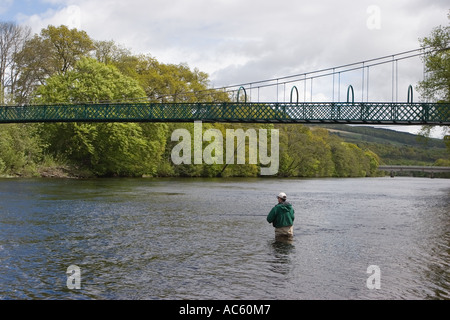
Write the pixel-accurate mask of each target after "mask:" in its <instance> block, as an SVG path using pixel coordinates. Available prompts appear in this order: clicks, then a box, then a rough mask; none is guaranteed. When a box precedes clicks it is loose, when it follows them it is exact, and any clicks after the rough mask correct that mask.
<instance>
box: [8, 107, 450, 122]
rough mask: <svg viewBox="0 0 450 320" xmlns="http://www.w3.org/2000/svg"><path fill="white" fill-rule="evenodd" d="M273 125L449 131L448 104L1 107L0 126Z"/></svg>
mask: <svg viewBox="0 0 450 320" xmlns="http://www.w3.org/2000/svg"><path fill="white" fill-rule="evenodd" d="M192 121H204V122H254V123H256V122H272V123H349V124H399V125H409V124H411V125H412V124H415V125H417V124H419V125H421V124H430V125H450V103H411V102H409V103H406V102H405V103H372V102H360V103H354V102H325V103H319V102H317V103H314V102H306V103H298V102H295V103H252V102H250V103H237V102H236V103H233V102H222V103H220V102H218V103H137V104H132V103H124V104H119V103H110V104H75V105H40V106H37V105H32V106H0V123H20V122H22V123H23V122H192Z"/></svg>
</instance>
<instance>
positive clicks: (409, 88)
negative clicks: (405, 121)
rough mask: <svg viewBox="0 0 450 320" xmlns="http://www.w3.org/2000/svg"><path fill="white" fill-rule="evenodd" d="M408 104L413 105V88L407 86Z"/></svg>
mask: <svg viewBox="0 0 450 320" xmlns="http://www.w3.org/2000/svg"><path fill="white" fill-rule="evenodd" d="M408 103H413V87H412V85H409V87H408Z"/></svg>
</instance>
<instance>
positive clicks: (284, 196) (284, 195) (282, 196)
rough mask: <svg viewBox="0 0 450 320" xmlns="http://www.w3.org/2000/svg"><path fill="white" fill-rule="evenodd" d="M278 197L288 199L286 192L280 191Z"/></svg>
mask: <svg viewBox="0 0 450 320" xmlns="http://www.w3.org/2000/svg"><path fill="white" fill-rule="evenodd" d="M277 198H281V199H283V200H286V193H284V192H280V194H279V195H278V196H277Z"/></svg>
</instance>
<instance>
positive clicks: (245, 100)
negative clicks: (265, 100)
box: [236, 87, 247, 103]
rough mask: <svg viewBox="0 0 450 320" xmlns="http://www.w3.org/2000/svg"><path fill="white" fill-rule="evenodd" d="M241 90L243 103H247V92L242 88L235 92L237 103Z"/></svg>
mask: <svg viewBox="0 0 450 320" xmlns="http://www.w3.org/2000/svg"><path fill="white" fill-rule="evenodd" d="M241 90H244V103H247V91H246V90H245V88H244V87H240V88H239V90H238V92H237V99H236V100H237V102H238V103H239V94H240V93H241Z"/></svg>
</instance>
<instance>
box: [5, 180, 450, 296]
mask: <svg viewBox="0 0 450 320" xmlns="http://www.w3.org/2000/svg"><path fill="white" fill-rule="evenodd" d="M281 191H282V192H285V193H287V195H288V198H289V201H290V202H291V203H292V204H293V206H294V208H295V223H294V232H295V236H294V239H293V241H292V242H290V243H287V242H278V241H275V239H274V230H273V227H272V226H271V225H270V224H268V223H267V222H266V215H267V213H268V212H269V210H270V209H271V208H272V207H273V206H274V205H275V203H276V195H277V194H278V193H279V192H281ZM73 265H75V266H77V267H79V271H80V272H79V273H73V272H72V273H66V272H67V269H68V267H69V266H73ZM449 265H450V180H445V179H429V178H407V177H395V178H389V177H385V178H384V177H383V178H360V179H256V178H255V179H92V180H70V179H67V180H64V179H61V180H46V179H0V299H286V300H291V299H449V298H450V271H449V270H450V268H449ZM369 266H376V268H378V269H377V270H378V271H373V270H375V269H370V268H369ZM368 268H369V270H368ZM77 283H78V284H79V286H80V289H76V288H75V289H73V287H74V285H75V284H77ZM375 284H377V285H379V289H377V288H376V287H375V288H374V286H375Z"/></svg>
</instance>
